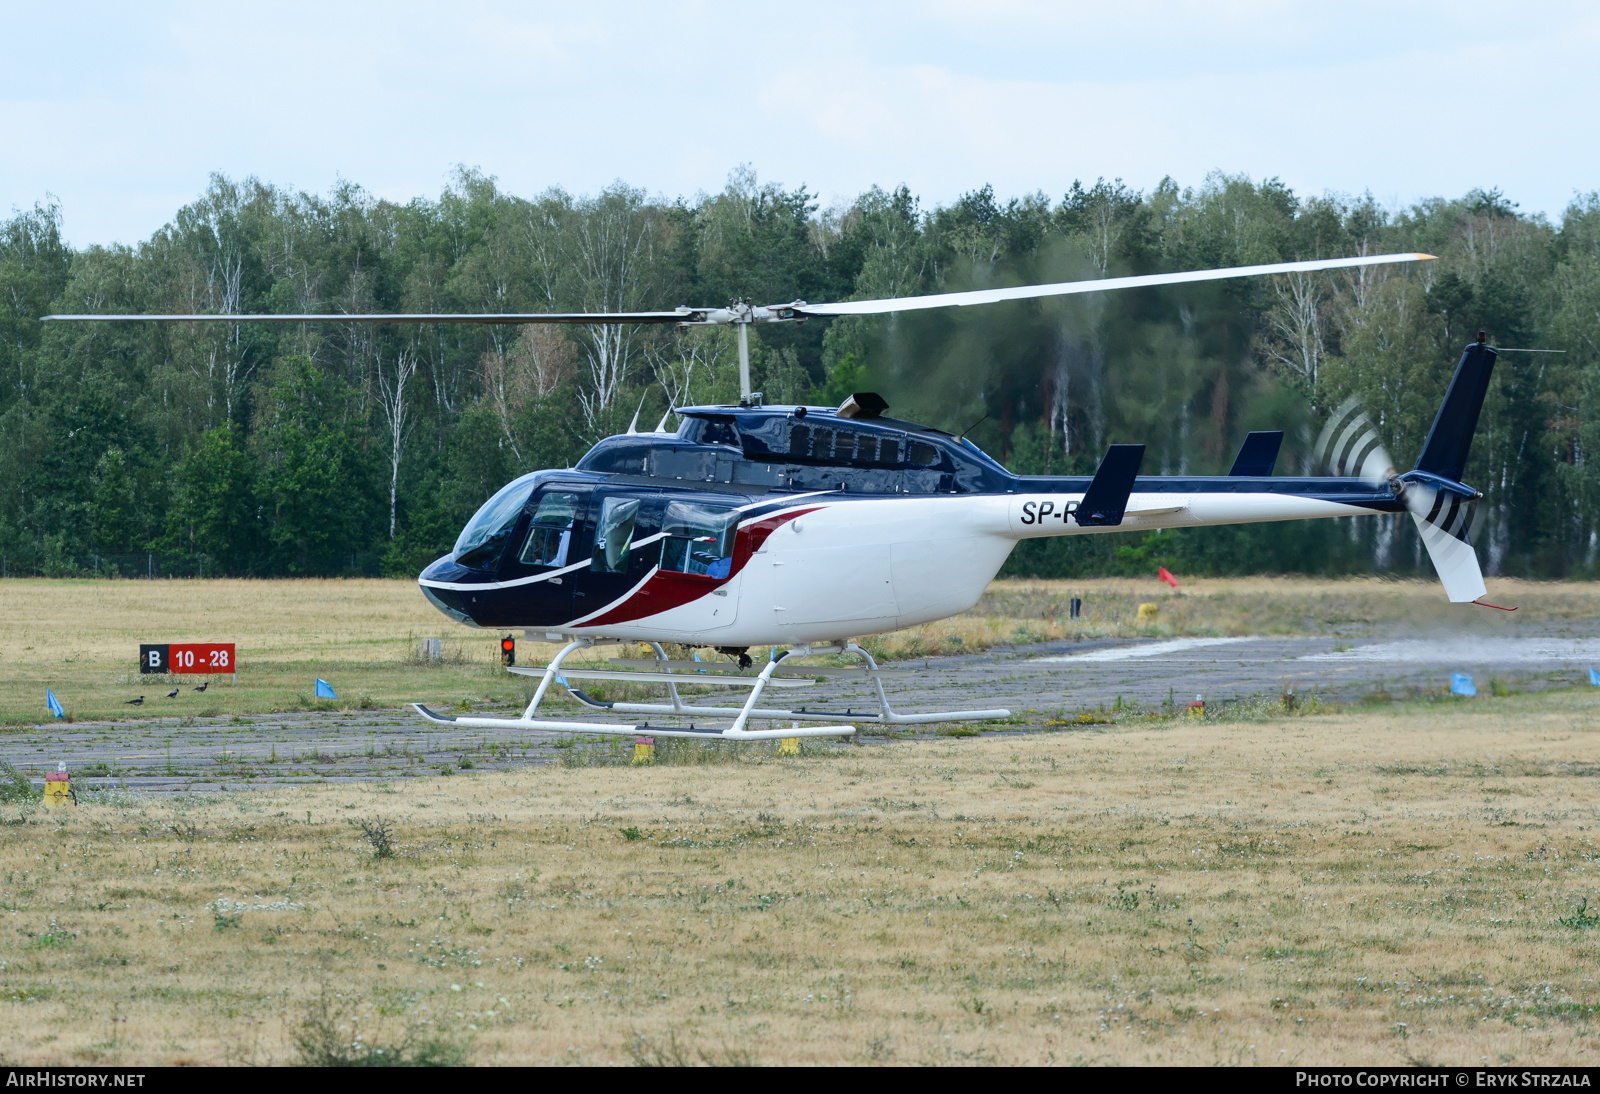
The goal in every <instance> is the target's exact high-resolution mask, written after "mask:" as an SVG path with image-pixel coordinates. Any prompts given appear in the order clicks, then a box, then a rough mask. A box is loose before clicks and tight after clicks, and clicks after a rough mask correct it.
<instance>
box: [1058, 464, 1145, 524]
mask: <svg viewBox="0 0 1600 1094" xmlns="http://www.w3.org/2000/svg"><path fill="white" fill-rule="evenodd" d="M1143 462H1144V445H1142V444H1114V445H1112V446H1111V447H1110V448H1108V449H1106V455H1105V459H1103V460H1101V461H1100V469H1099V470H1098V471H1096V472H1095V473H1094V481H1092V482H1091V483H1089V489H1088V490H1087V491H1085V493H1084V495H1083V500H1082V501H1080V502H1079V503H1078V508H1077V509H1076V510H1075V511H1074V512H1073V514H1072V519H1073V520H1075V521H1077V522H1078V524H1079V525H1081V526H1082V527H1085V528H1115V527H1116V526H1117V525H1119V524H1121V523H1122V517H1123V514H1124V513H1126V512H1127V509H1128V495H1130V494H1132V493H1133V480H1134V479H1136V478H1138V477H1139V465H1140V464H1142V463H1143Z"/></svg>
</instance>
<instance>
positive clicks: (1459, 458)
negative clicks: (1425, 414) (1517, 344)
mask: <svg viewBox="0 0 1600 1094" xmlns="http://www.w3.org/2000/svg"><path fill="white" fill-rule="evenodd" d="M1497 356H1498V354H1497V352H1496V351H1495V349H1494V347H1493V346H1491V345H1489V344H1488V342H1487V341H1485V340H1484V336H1483V335H1482V334H1479V335H1478V341H1476V342H1474V343H1472V344H1471V345H1470V346H1468V347H1467V349H1466V352H1465V353H1463V354H1462V355H1461V361H1460V362H1459V363H1458V364H1457V365H1456V374H1455V376H1453V377H1452V378H1451V380H1450V390H1449V391H1447V392H1445V396H1444V402H1443V403H1442V404H1440V406H1439V415H1438V417H1436V418H1434V420H1433V428H1432V429H1431V430H1429V431H1428V439H1427V441H1426V442H1425V443H1424V444H1423V446H1422V455H1420V456H1418V457H1417V470H1418V471H1426V472H1428V473H1429V474H1431V475H1438V476H1439V477H1440V478H1442V479H1449V480H1450V481H1451V482H1460V481H1461V476H1462V475H1463V474H1464V473H1465V472H1466V468H1467V452H1468V450H1469V449H1470V448H1471V447H1472V434H1473V432H1474V431H1475V430H1476V429H1477V428H1478V414H1479V412H1480V411H1482V410H1483V397H1484V395H1486V394H1487V393H1488V391H1489V377H1490V375H1491V374H1492V373H1493V372H1494V362H1495V358H1496V357H1497Z"/></svg>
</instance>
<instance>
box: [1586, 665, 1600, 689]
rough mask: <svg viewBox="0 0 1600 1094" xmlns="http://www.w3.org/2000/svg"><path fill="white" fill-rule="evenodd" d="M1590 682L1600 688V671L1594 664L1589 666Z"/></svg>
mask: <svg viewBox="0 0 1600 1094" xmlns="http://www.w3.org/2000/svg"><path fill="white" fill-rule="evenodd" d="M1589 683H1591V684H1593V685H1594V686H1595V687H1597V688H1600V672H1597V671H1596V670H1595V667H1594V666H1593V665H1590V666H1589Z"/></svg>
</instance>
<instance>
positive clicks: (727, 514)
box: [661, 501, 739, 578]
mask: <svg viewBox="0 0 1600 1094" xmlns="http://www.w3.org/2000/svg"><path fill="white" fill-rule="evenodd" d="M738 527H739V515H738V514H737V513H735V512H733V511H732V510H729V509H719V508H717V507H715V506H712V505H691V504H688V503H687V502H681V501H675V502H672V503H671V504H669V505H668V506H667V512H666V515H665V516H664V517H663V518H662V520H661V531H662V534H663V535H665V536H666V539H665V541H664V542H663V543H662V546H661V568H662V569H663V570H673V571H675V572H677V573H680V574H701V575H703V576H705V577H718V578H721V577H727V576H728V573H729V570H730V569H731V568H732V565H733V537H734V533H735V531H737V529H738Z"/></svg>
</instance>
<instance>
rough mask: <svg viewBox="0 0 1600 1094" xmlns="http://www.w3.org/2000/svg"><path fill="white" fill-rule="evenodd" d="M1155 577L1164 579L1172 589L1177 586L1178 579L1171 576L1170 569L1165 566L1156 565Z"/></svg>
mask: <svg viewBox="0 0 1600 1094" xmlns="http://www.w3.org/2000/svg"><path fill="white" fill-rule="evenodd" d="M1156 577H1158V578H1160V579H1161V580H1162V581H1165V582H1166V583H1167V584H1168V585H1171V586H1172V587H1173V588H1174V589H1176V588H1177V587H1178V579H1177V578H1175V577H1173V576H1172V571H1171V570H1169V569H1167V568H1166V567H1165V566H1161V567H1158V569H1157V572H1156Z"/></svg>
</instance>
